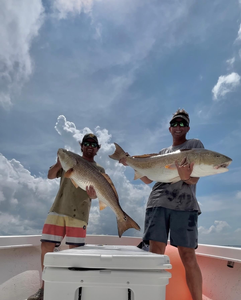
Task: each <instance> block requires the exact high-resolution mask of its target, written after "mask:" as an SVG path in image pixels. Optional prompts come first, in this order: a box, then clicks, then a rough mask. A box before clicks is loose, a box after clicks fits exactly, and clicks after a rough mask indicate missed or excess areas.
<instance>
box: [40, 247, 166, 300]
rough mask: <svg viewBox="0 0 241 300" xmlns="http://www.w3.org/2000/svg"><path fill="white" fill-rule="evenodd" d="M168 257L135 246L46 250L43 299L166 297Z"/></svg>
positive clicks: (121, 299) (157, 299)
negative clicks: (48, 251)
mask: <svg viewBox="0 0 241 300" xmlns="http://www.w3.org/2000/svg"><path fill="white" fill-rule="evenodd" d="M165 269H171V264H170V260H169V257H168V256H166V255H158V254H154V253H150V252H147V251H144V250H141V249H139V248H137V247H135V246H107V245H105V246H102V245H85V246H83V247H78V248H74V249H69V250H64V251H59V252H53V253H47V254H46V255H45V258H44V271H43V280H44V282H45V288H44V300H95V299H96V300H142V299H143V300H144V299H145V300H149V299H151V300H164V299H165V294H166V285H167V284H168V282H169V278H170V277H171V274H170V273H169V272H167V271H165Z"/></svg>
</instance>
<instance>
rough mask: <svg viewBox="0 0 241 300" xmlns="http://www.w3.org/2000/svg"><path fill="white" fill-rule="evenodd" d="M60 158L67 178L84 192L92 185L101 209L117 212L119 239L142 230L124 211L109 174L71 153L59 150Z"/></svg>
mask: <svg viewBox="0 0 241 300" xmlns="http://www.w3.org/2000/svg"><path fill="white" fill-rule="evenodd" d="M58 157H59V160H60V163H61V165H62V168H63V169H64V171H65V172H66V173H65V177H67V178H70V179H71V180H72V182H73V184H74V185H75V186H76V187H78V186H79V187H80V188H82V189H83V190H86V186H90V185H92V186H93V187H94V189H95V192H96V195H97V198H98V199H99V201H100V209H103V208H105V207H106V206H109V207H110V208H111V209H112V210H113V211H114V212H115V214H116V218H117V227H118V234H119V237H121V236H122V234H123V233H124V232H125V231H126V230H127V229H129V228H135V229H137V230H140V227H139V225H138V224H137V223H136V222H135V221H134V220H133V219H132V218H131V217H129V216H128V215H127V214H126V213H125V212H124V211H123V210H122V208H121V206H120V204H119V199H118V194H117V191H116V189H115V187H114V184H113V182H112V181H111V179H110V177H109V176H108V175H107V174H104V173H101V172H100V171H99V170H98V169H97V168H96V167H94V166H93V165H92V164H91V163H89V162H88V161H87V160H85V159H84V158H83V157H81V156H80V155H78V154H76V153H73V152H71V151H67V150H65V149H59V150H58Z"/></svg>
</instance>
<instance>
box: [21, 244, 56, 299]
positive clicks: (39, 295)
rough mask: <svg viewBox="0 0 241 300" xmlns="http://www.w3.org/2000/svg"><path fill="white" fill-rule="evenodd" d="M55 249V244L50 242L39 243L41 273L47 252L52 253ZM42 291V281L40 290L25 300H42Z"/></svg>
mask: <svg viewBox="0 0 241 300" xmlns="http://www.w3.org/2000/svg"><path fill="white" fill-rule="evenodd" d="M54 248H55V243H50V242H41V267H42V271H43V268H44V256H45V254H46V253H48V252H53V251H54ZM43 290H44V281H42V285H41V288H40V289H39V290H38V291H37V292H36V293H35V294H33V295H31V296H30V297H28V299H27V300H43Z"/></svg>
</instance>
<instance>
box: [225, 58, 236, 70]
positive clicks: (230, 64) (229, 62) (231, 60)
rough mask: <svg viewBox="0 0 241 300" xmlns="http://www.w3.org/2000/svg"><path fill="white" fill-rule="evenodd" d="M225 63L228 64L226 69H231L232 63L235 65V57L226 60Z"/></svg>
mask: <svg viewBox="0 0 241 300" xmlns="http://www.w3.org/2000/svg"><path fill="white" fill-rule="evenodd" d="M226 63H227V64H228V68H229V69H230V68H232V67H233V65H234V63H235V57H232V58H230V59H227V60H226Z"/></svg>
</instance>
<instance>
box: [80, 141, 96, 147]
mask: <svg viewBox="0 0 241 300" xmlns="http://www.w3.org/2000/svg"><path fill="white" fill-rule="evenodd" d="M83 145H84V146H85V147H89V146H91V147H92V148H96V147H97V146H98V144H97V143H90V142H84V143H83Z"/></svg>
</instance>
